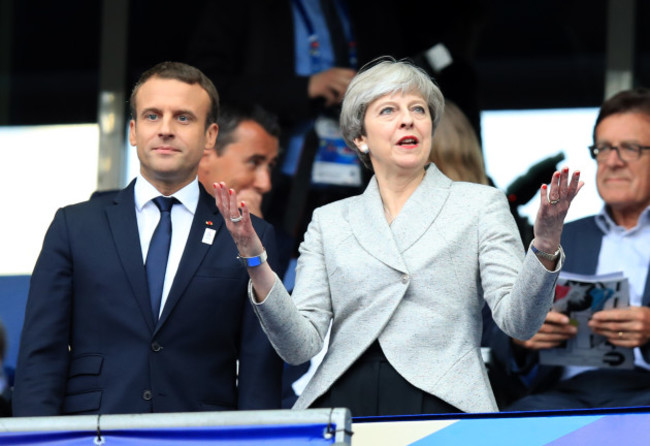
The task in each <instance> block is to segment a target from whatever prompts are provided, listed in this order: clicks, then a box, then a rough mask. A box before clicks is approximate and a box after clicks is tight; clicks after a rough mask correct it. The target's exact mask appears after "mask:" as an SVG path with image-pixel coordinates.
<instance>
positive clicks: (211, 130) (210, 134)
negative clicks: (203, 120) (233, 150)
mask: <svg viewBox="0 0 650 446" xmlns="http://www.w3.org/2000/svg"><path fill="white" fill-rule="evenodd" d="M218 134H219V126H218V125H217V124H216V123H214V122H213V123H212V124H210V125H209V126H208V128H207V129H206V131H205V147H204V148H205V149H206V150H207V149H213V148H214V145H215V144H216V142H217V135H218Z"/></svg>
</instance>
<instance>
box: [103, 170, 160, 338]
mask: <svg viewBox="0 0 650 446" xmlns="http://www.w3.org/2000/svg"><path fill="white" fill-rule="evenodd" d="M134 184H135V180H134V181H132V182H131V184H129V185H128V186H127V187H126V188H125V189H123V190H122V191H120V192H118V194H117V195H116V196H115V199H114V201H113V203H114V204H113V205H111V206H108V207H107V208H106V216H107V218H108V224H109V226H110V228H111V233H112V236H113V240H114V242H115V247H116V249H117V253H118V255H119V257H120V261H121V262H122V267H123V268H124V273H125V274H126V277H127V279H128V281H129V284H130V285H131V290H132V291H133V295H134V296H135V299H136V301H137V302H138V306H139V307H140V310H141V311H142V315H143V317H144V319H145V321H146V323H147V326H148V327H149V329H150V330H153V326H154V324H153V314H152V312H151V303H150V302H149V290H148V288H147V277H146V273H145V269H144V263H143V261H142V248H141V247H140V236H139V232H138V223H137V220H136V216H135V199H134V196H133V186H134Z"/></svg>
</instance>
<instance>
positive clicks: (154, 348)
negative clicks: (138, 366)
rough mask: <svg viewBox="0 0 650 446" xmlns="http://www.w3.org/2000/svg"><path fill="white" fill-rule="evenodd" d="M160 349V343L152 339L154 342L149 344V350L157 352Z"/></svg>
mask: <svg viewBox="0 0 650 446" xmlns="http://www.w3.org/2000/svg"><path fill="white" fill-rule="evenodd" d="M162 349H163V348H162V345H160V344H158V341H154V342H153V343H152V344H151V350H153V351H155V352H159V351H160V350H162Z"/></svg>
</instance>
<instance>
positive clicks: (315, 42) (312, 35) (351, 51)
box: [293, 0, 357, 71]
mask: <svg viewBox="0 0 650 446" xmlns="http://www.w3.org/2000/svg"><path fill="white" fill-rule="evenodd" d="M334 2H335V7H336V10H337V13H338V14H339V16H340V17H341V22H343V23H342V24H341V25H342V28H343V32H344V34H345V39H346V40H347V42H348V63H349V65H350V67H351V68H356V67H357V43H356V41H355V40H354V38H353V36H352V26H351V25H350V20H349V16H350V15H349V11H348V8H347V4H346V3H345V2H341V1H340V0H334ZM293 4H294V5H295V6H296V10H297V11H298V14H300V16H301V18H302V21H303V23H304V24H305V28H307V33H308V34H309V57H310V59H311V66H312V67H313V68H314V69H315V70H317V71H320V70H321V55H320V43H319V38H318V34H317V33H316V30H315V28H314V24H313V23H312V21H311V19H310V18H309V15H308V14H307V10H306V9H305V7H304V5H303V3H302V0H293Z"/></svg>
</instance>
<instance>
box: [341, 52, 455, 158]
mask: <svg viewBox="0 0 650 446" xmlns="http://www.w3.org/2000/svg"><path fill="white" fill-rule="evenodd" d="M393 93H402V94H408V93H416V94H419V95H421V96H422V98H423V99H424V100H425V101H426V102H427V105H428V106H429V112H430V113H431V119H432V124H433V125H432V134H433V132H435V130H436V127H437V126H438V122H440V117H441V116H442V113H443V111H444V109H445V100H444V97H443V95H442V92H441V91H440V89H439V88H438V86H437V85H436V84H435V83H434V82H433V80H432V79H431V77H430V76H429V75H428V74H427V73H426V71H424V70H423V69H422V68H420V67H417V66H415V65H413V64H412V63H411V62H408V61H406V60H399V61H397V60H395V59H393V58H387V57H382V58H379V59H377V60H375V61H373V62H369V63H368V64H366V65H365V66H364V67H363V68H361V70H360V71H359V73H357V75H356V76H355V77H354V78H353V79H352V82H350V85H349V86H348V89H347V91H346V92H345V97H344V98H343V104H342V108H341V117H340V125H341V132H342V134H343V139H344V140H345V142H346V144H347V145H348V147H350V148H351V149H352V150H354V151H355V152H356V153H357V155H358V156H359V159H360V160H361V162H362V163H363V164H364V165H365V166H366V167H368V168H369V169H372V166H371V164H370V156H369V155H368V154H366V153H361V152H360V151H359V149H358V148H357V146H356V144H355V143H354V139H355V138H360V137H361V136H366V129H365V127H364V119H365V116H366V110H367V109H368V106H369V105H370V104H371V103H372V102H373V101H375V100H376V99H379V98H380V97H382V96H385V95H387V94H393Z"/></svg>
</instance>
